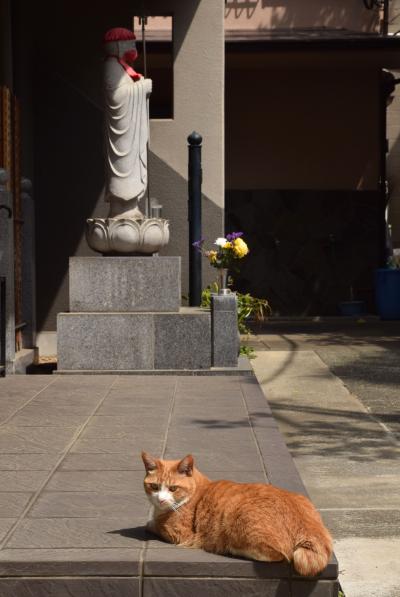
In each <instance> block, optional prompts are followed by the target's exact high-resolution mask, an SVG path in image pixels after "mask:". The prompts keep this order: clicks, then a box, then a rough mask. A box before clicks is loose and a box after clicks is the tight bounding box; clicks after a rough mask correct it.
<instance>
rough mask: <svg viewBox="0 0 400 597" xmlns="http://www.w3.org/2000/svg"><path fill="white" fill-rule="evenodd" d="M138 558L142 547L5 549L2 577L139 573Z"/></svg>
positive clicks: (0, 568) (0, 558)
mask: <svg viewBox="0 0 400 597" xmlns="http://www.w3.org/2000/svg"><path fill="white" fill-rule="evenodd" d="M139 558H140V550H139V549H123V548H118V549H116V548H113V549H3V550H1V551H0V576H24V575H27V572H28V571H29V574H30V575H32V576H96V575H98V576H113V575H116V576H137V575H138V574H139ZM0 594H1V593H0ZM31 595H32V594H31ZM31 595H30V597H31ZM16 597H17V596H16ZM18 597H19V595H18ZM57 597H58V595H57Z"/></svg>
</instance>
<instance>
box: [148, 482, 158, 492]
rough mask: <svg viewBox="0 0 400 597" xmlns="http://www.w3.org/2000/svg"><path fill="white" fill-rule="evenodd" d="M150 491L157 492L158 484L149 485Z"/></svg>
mask: <svg viewBox="0 0 400 597" xmlns="http://www.w3.org/2000/svg"><path fill="white" fill-rule="evenodd" d="M150 489H152V490H153V491H158V483H150Z"/></svg>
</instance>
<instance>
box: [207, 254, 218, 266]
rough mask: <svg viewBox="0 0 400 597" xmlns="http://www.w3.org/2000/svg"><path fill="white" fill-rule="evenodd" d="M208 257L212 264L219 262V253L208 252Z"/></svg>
mask: <svg viewBox="0 0 400 597" xmlns="http://www.w3.org/2000/svg"><path fill="white" fill-rule="evenodd" d="M207 257H208V259H209V260H210V263H215V262H216V261H217V251H208V254H207Z"/></svg>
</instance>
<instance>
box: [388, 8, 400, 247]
mask: <svg viewBox="0 0 400 597" xmlns="http://www.w3.org/2000/svg"><path fill="white" fill-rule="evenodd" d="M399 29H400V0H392V2H391V3H390V28H389V31H390V32H392V33H394V32H396V31H398V30H399ZM393 74H394V75H395V77H396V78H400V71H397V72H396V71H393ZM387 136H388V139H389V154H388V159H387V178H388V181H389V192H390V201H389V223H390V225H391V227H392V239H393V245H394V247H396V248H399V247H400V87H399V85H397V87H396V92H395V95H394V100H393V103H392V104H391V105H390V106H389V108H388V111H387Z"/></svg>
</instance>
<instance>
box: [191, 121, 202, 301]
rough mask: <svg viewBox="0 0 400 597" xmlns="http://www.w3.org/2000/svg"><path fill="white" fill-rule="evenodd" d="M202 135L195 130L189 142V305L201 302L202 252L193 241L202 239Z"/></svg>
mask: <svg viewBox="0 0 400 597" xmlns="http://www.w3.org/2000/svg"><path fill="white" fill-rule="evenodd" d="M202 140H203V139H202V136H201V135H199V133H196V132H193V133H192V134H191V135H189V137H188V143H189V176H188V178H189V305H190V306H191V307H199V306H200V303H201V290H202V288H201V253H200V252H199V251H198V250H197V249H196V248H195V247H194V246H193V243H194V242H196V241H199V240H200V239H201V182H202V172H201V142H202Z"/></svg>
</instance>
